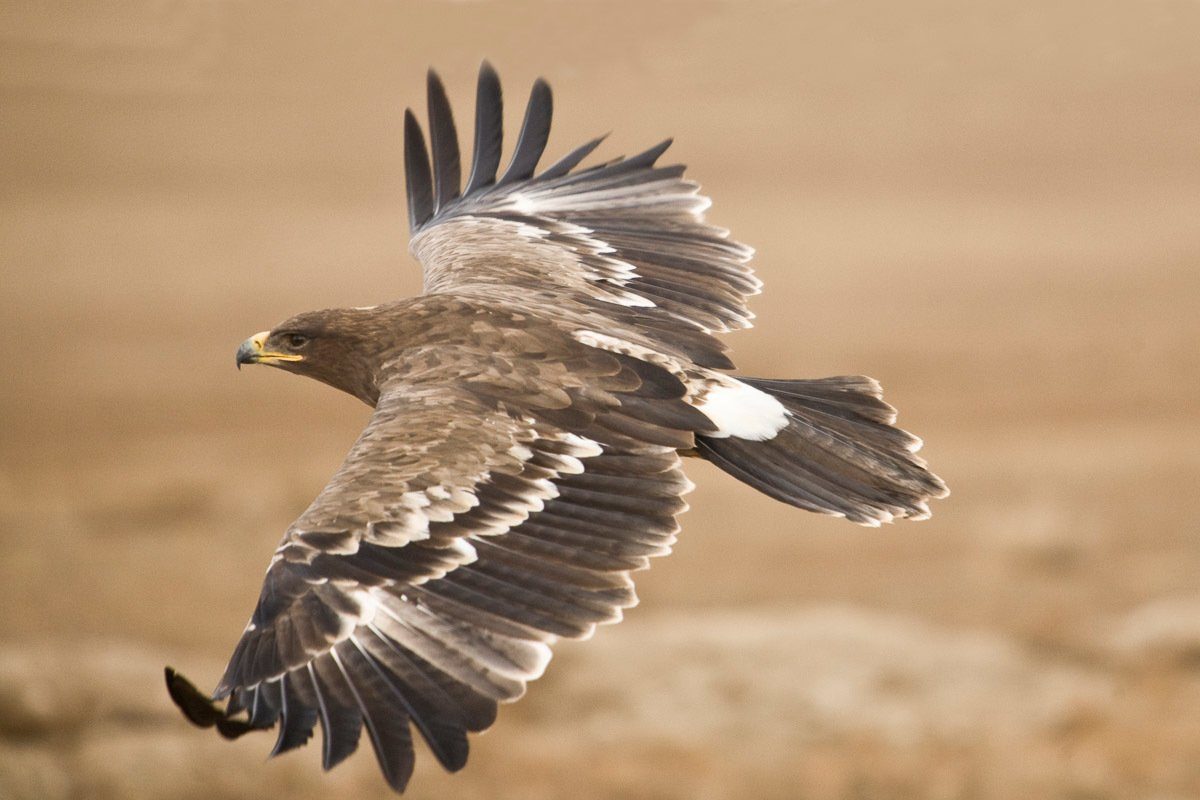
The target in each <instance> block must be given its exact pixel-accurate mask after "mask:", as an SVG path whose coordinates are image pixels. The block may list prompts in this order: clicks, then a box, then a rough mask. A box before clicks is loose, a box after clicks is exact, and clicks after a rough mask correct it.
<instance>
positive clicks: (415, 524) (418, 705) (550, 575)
mask: <svg viewBox="0 0 1200 800" xmlns="http://www.w3.org/2000/svg"><path fill="white" fill-rule="evenodd" d="M482 335H484V336H486V334H482ZM496 338H497V339H499V338H500V334H497V337H496ZM522 341H524V342H525V347H526V349H527V352H524V353H517V352H513V351H512V349H511V348H510V350H509V351H508V352H506V353H503V354H497V353H496V350H497V349H499V348H498V346H495V347H493V345H492V343H491V342H489V341H487V340H486V339H485V340H481V342H480V346H479V348H477V349H476V350H468V349H465V348H462V347H455V348H451V347H443V348H440V349H439V350H438V352H433V351H431V350H426V351H422V352H417V353H412V354H409V355H408V356H405V357H406V358H408V359H410V361H409V362H407V363H399V364H394V365H392V367H391V369H392V370H393V372H394V374H396V375H397V376H399V377H397V379H396V380H395V381H393V382H391V383H389V384H388V385H387V386H386V388H385V391H384V393H383V394H382V396H381V398H380V401H379V404H378V406H377V408H376V411H375V414H374V416H373V417H372V419H371V421H370V423H369V425H368V426H367V428H366V430H365V431H364V432H363V434H362V436H361V437H360V438H359V440H358V441H357V443H356V444H355V445H354V447H353V448H352V449H351V451H350V453H349V455H348V456H347V458H346V460H345V463H344V464H343V465H342V467H341V468H340V469H339V470H338V472H337V474H336V475H335V476H334V477H333V479H332V480H331V481H330V482H329V484H328V486H326V488H325V489H324V490H323V491H322V492H321V494H320V496H318V498H317V499H316V500H315V501H314V502H313V504H312V505H311V506H310V507H309V508H308V510H307V511H305V512H304V514H303V515H302V516H301V517H300V518H299V519H298V520H296V522H295V523H294V524H293V525H292V526H291V527H290V528H289V530H288V532H287V534H286V535H285V536H284V538H283V541H282V543H281V544H280V546H279V548H278V550H277V551H276V553H275V556H274V558H273V559H272V562H271V566H270V568H269V569H268V571H267V575H266V579H265V581H264V584H263V589H262V594H261V596H260V599H259V602H258V606H257V608H256V609H255V611H254V614H253V616H252V618H251V620H250V622H249V624H248V625H247V627H246V630H245V632H244V634H243V636H242V638H241V640H240V641H239V643H238V645H237V647H236V649H235V652H234V654H233V657H232V659H231V660H230V663H229V667H228V669H227V671H226V673H225V675H224V677H223V679H222V681H221V684H220V686H219V687H218V689H217V693H216V696H217V698H218V699H219V698H222V697H229V698H230V702H229V707H228V709H227V713H228V714H235V713H238V712H239V711H241V710H243V709H245V710H248V713H249V725H250V726H251V727H254V728H263V727H270V726H272V725H274V724H278V725H279V736H278V740H277V743H276V746H275V750H274V753H280V752H283V751H286V750H289V749H292V748H294V747H297V746H299V745H302V744H304V743H305V742H306V741H307V740H308V739H309V737H310V736H311V735H312V731H313V728H314V727H315V726H316V725H317V724H318V723H319V724H320V725H321V727H322V729H323V734H324V736H323V739H324V749H323V764H324V766H325V768H326V769H328V768H331V767H332V766H334V765H335V764H337V763H338V762H339V761H341V760H342V759H343V758H345V757H346V756H348V755H349V754H350V753H351V752H353V751H354V750H355V748H356V747H357V744H358V740H359V737H360V734H361V731H362V729H363V728H364V727H365V729H366V730H367V732H368V734H369V736H370V739H371V743H372V745H373V746H374V750H375V753H376V755H377V757H378V760H379V764H380V767H381V768H382V771H383V773H384V776H385V778H386V779H387V781H388V783H389V784H390V785H391V786H392V787H393V788H395V789H397V790H402V789H403V788H404V786H405V785H406V783H407V781H408V778H409V776H410V774H411V772H412V768H413V748H412V737H411V731H410V724H411V725H413V726H416V728H417V730H419V731H420V733H421V735H422V736H423V737H424V738H425V740H426V741H427V742H428V743H429V746H430V748H431V750H432V751H433V752H434V754H435V755H436V756H437V758H438V760H439V761H440V762H441V763H442V764H443V765H444V766H445V767H446V768H447V769H451V770H454V769H458V768H460V767H461V766H462V765H463V764H464V763H465V762H466V757H467V738H466V734H467V733H468V732H469V731H479V730H482V729H484V728H486V727H488V726H489V725H490V724H491V722H492V721H493V719H494V717H495V713H496V704H497V703H498V702H500V701H506V700H513V699H515V698H517V697H518V696H520V695H521V694H522V692H523V691H524V688H525V683H526V682H527V681H529V680H532V679H534V678H536V677H538V675H540V674H541V672H542V670H543V668H544V667H545V665H546V663H547V661H548V660H549V657H550V651H549V644H550V643H552V642H553V641H554V640H555V638H556V637H564V636H565V637H573V638H578V637H585V636H588V635H589V634H590V633H591V632H592V630H593V629H594V628H595V626H596V625H597V624H600V623H605V622H614V621H617V620H619V619H620V616H621V609H622V608H625V607H628V606H631V605H633V604H634V602H635V601H636V599H635V595H634V593H633V585H632V582H631V580H630V577H629V573H630V571H631V570H636V569H640V568H642V567H644V566H646V563H647V558H648V557H649V556H653V555H659V554H663V553H666V552H667V551H668V549H669V547H670V545H671V543H672V542H673V541H674V536H675V533H676V531H677V530H678V526H677V523H676V521H675V515H676V514H678V513H679V512H681V511H682V510H683V509H684V508H685V507H686V506H685V504H684V502H683V501H682V499H681V496H682V495H683V494H684V493H685V492H686V491H688V490H689V489H690V488H691V485H690V483H688V481H687V479H686V478H685V477H684V476H683V474H682V472H681V470H680V468H679V457H678V455H677V453H676V448H678V447H687V446H690V443H691V442H692V440H693V437H692V431H693V430H697V429H703V428H704V427H705V426H706V425H708V424H709V423H707V421H706V420H705V419H704V418H703V416H702V415H699V414H698V412H696V411H695V410H694V409H692V408H691V406H689V405H687V404H686V403H685V402H684V401H683V400H682V398H683V396H684V393H685V387H684V385H683V384H682V383H681V382H680V381H679V380H678V379H677V378H675V377H674V376H672V375H671V374H670V373H669V372H667V371H665V370H662V369H659V368H657V367H654V366H652V365H649V364H646V363H644V362H640V361H637V360H636V359H633V358H629V357H627V356H623V355H621V354H617V353H608V352H605V351H602V350H597V349H594V348H589V347H586V346H584V345H582V344H580V343H578V342H575V341H574V340H572V339H571V338H570V337H568V336H562V337H558V338H555V337H554V336H553V335H551V334H550V333H547V334H546V335H545V336H544V337H542V338H541V339H540V340H539V339H538V337H537V336H533V335H530V336H525V337H523V339H522ZM489 348H492V355H491V356H489V355H488V353H487V352H486V351H487V350H488V349H489ZM430 365H435V366H434V367H430ZM422 369H425V370H426V372H425V375H426V378H427V379H424V380H423V379H420V378H418V379H415V380H414V379H412V378H411V376H413V375H417V376H420V375H422ZM430 369H432V370H433V372H430V371H429V370H430ZM434 373H436V374H434ZM568 427H569V429H570V431H573V432H568Z"/></svg>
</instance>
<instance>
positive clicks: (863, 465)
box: [167, 63, 946, 791]
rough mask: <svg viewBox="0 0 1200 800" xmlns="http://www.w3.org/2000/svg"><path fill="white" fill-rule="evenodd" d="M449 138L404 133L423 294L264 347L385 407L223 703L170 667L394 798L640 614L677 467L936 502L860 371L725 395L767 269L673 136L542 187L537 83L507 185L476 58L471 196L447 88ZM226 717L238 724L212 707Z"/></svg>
mask: <svg viewBox="0 0 1200 800" xmlns="http://www.w3.org/2000/svg"><path fill="white" fill-rule="evenodd" d="M427 88H428V98H427V102H428V109H429V133H430V136H429V140H428V146H427V145H426V139H425V135H424V132H423V131H422V129H421V126H420V124H419V122H418V121H417V118H416V116H415V115H414V114H413V113H412V112H411V111H408V112H406V114H405V121H404V134H405V141H404V161H405V168H406V178H407V197H408V209H409V222H410V226H411V228H412V234H413V235H412V241H411V245H410V247H411V250H412V252H413V254H414V255H415V256H416V257H417V258H418V259H419V260H420V262H421V264H422V267H423V269H424V292H423V294H421V295H420V296H418V297H415V298H410V299H406V300H400V301H396V302H391V303H385V304H382V305H378V306H374V307H371V308H360V309H329V310H324V311H315V312H306V313H303V314H299V315H297V316H295V317H293V318H291V319H289V320H286V321H285V322H283V323H281V324H279V325H277V326H276V327H275V328H273V329H272V330H269V331H264V332H262V333H260V334H256V335H254V336H252V337H250V338H249V339H247V340H246V341H245V342H244V343H243V344H242V346H241V347H240V348H239V350H238V354H237V361H238V365H239V366H240V365H242V364H256V363H257V364H268V365H271V366H274V367H277V368H279V369H283V370H286V371H288V372H293V373H296V374H300V375H306V376H308V377H312V378H315V379H317V380H319V381H322V382H324V383H326V384H329V385H331V386H333V387H335V388H337V389H340V390H342V391H345V392H348V393H349V394H352V395H354V396H355V397H358V398H359V399H361V400H362V401H364V402H366V403H368V404H369V405H371V406H372V407H373V408H374V409H375V411H374V414H373V416H372V417H371V420H370V422H369V423H368V425H367V427H366V429H365V430H364V431H363V433H362V435H361V436H360V437H359V439H358V441H357V442H356V443H355V444H354V446H353V447H352V448H351V450H350V452H349V454H348V455H347V457H346V460H345V462H344V463H343V464H342V466H341V467H340V468H339V469H338V470H337V472H336V473H335V474H334V476H333V478H332V479H331V480H330V482H329V484H328V485H327V486H326V487H325V489H323V490H322V491H321V493H320V494H319V495H318V496H317V498H316V499H315V500H314V501H313V503H312V504H311V505H310V506H309V507H308V509H307V510H306V511H305V512H304V513H303V514H301V516H300V517H299V518H298V519H297V520H296V521H295V522H294V523H292V525H291V526H290V527H289V528H288V530H287V531H286V533H285V534H284V536H283V539H282V541H281V542H280V544H279V547H278V548H277V549H276V551H275V555H274V557H273V558H272V560H271V563H270V565H269V567H268V569H267V574H266V577H265V579H264V582H263V589H262V593H261V596H260V598H259V601H258V603H257V605H256V607H255V609H254V612H253V614H252V615H251V618H250V621H249V622H248V623H247V625H246V629H245V631H244V632H243V634H242V637H241V639H240V640H239V641H238V643H237V645H236V647H235V648H234V652H233V656H232V657H231V659H230V662H229V666H228V668H227V669H226V671H225V674H224V676H223V678H222V679H221V681H220V684H219V685H218V686H217V689H216V691H215V693H214V695H213V697H212V698H211V699H210V698H207V697H205V696H204V695H202V694H201V693H200V692H199V691H198V690H197V689H196V688H195V687H194V686H193V685H192V684H191V683H190V682H188V681H187V680H186V679H184V678H183V677H182V676H180V675H178V674H177V673H175V672H174V671H172V670H168V672H167V678H168V687H169V689H170V691H171V695H172V697H173V698H174V699H175V701H176V702H177V703H178V704H179V706H180V708H181V709H182V710H183V712H184V713H185V714H186V715H187V716H188V718H189V719H191V720H192V721H193V722H195V723H196V724H198V725H201V726H204V727H216V728H217V729H218V731H219V732H220V733H221V734H222V735H224V736H226V737H229V738H236V737H238V736H241V735H242V734H244V733H247V732H249V731H253V730H259V729H268V728H273V727H274V728H277V729H278V730H277V738H276V744H275V748H274V750H273V751H272V754H273V755H274V754H278V753H282V752H285V751H287V750H291V749H293V748H296V747H299V746H301V745H303V744H305V743H306V742H307V741H308V740H309V739H310V738H311V736H312V735H313V731H314V730H315V729H316V728H317V727H320V728H321V731H322V748H321V758H322V765H323V766H324V767H325V768H326V769H330V768H332V767H333V766H335V765H336V764H337V763H339V762H340V761H342V760H343V759H345V758H346V757H347V756H349V755H350V754H351V753H353V752H354V751H355V749H356V748H357V746H358V744H359V740H360V738H361V736H362V733H363V731H366V733H367V736H368V738H369V740H370V743H371V746H372V749H373V750H374V752H375V755H376V758H377V760H378V762H379V766H380V769H381V770H382V772H383V776H384V779H385V780H386V781H387V782H388V784H389V785H390V786H391V787H392V788H394V789H395V790H396V791H402V790H403V789H404V788H405V786H406V785H407V783H408V781H409V778H410V776H411V774H412V770H413V765H414V760H415V756H414V752H413V731H414V730H416V731H417V733H418V734H419V735H420V736H421V737H422V738H423V739H424V740H425V742H426V743H427V744H428V745H429V748H430V750H431V751H432V752H433V754H434V756H435V757H436V758H437V759H438V761H439V762H441V764H442V765H443V766H444V767H445V768H447V769H449V770H457V769H460V768H461V767H462V766H463V765H464V764H465V763H466V760H467V751H468V738H467V735H468V733H471V732H475V731H481V730H483V729H485V728H487V727H488V726H489V725H491V724H492V722H493V721H494V719H495V716H496V709H497V704H498V703H501V702H508V701H512V700H515V699H517V698H518V697H520V696H521V694H522V693H523V692H524V691H525V687H526V684H527V683H528V682H529V681H531V680H533V679H535V678H537V677H538V676H539V675H541V674H542V671H543V670H544V669H545V667H546V664H547V662H548V661H549V659H550V655H551V645H553V643H554V642H555V641H556V640H557V639H559V638H562V637H566V638H585V637H587V636H589V635H590V634H591V633H592V632H593V630H594V629H595V627H596V626H597V625H599V624H604V623H610V622H616V621H618V620H620V618H621V614H622V610H623V609H625V608H628V607H630V606H632V605H633V604H634V603H635V602H636V597H635V595H634V590H633V583H632V580H631V577H630V575H631V573H632V572H634V571H637V570H639V569H643V568H645V567H646V566H647V565H648V563H649V558H651V557H653V556H659V555H664V554H666V553H667V552H669V550H670V547H671V545H672V543H673V542H674V539H675V535H676V533H677V532H678V530H679V525H678V522H677V516H678V515H679V514H680V513H682V512H683V511H684V510H685V509H686V508H687V506H686V504H685V502H684V501H683V499H682V498H683V495H684V494H685V493H686V492H688V491H689V490H690V489H691V488H692V485H691V483H690V482H689V481H688V479H687V478H686V477H685V476H684V474H683V471H682V468H681V464H682V462H681V458H680V457H681V456H699V457H701V458H705V459H708V460H709V461H711V462H712V463H714V464H716V465H717V466H718V467H720V468H721V469H722V470H724V471H725V472H727V473H729V474H730V475H733V476H734V477H735V478H738V479H739V480H741V481H744V482H745V483H747V484H749V485H751V486H753V487H755V488H757V489H759V490H760V491H762V492H764V493H766V494H768V495H770V496H771V497H774V498H776V499H778V500H782V501H783V502H786V503H789V504H791V505H794V506H797V507H799V508H803V509H807V510H810V511H816V512H820V513H824V514H833V515H837V516H842V517H845V518H847V519H849V520H851V521H853V522H857V523H860V524H865V525H878V524H879V523H881V522H890V521H892V520H893V519H897V518H901V517H908V518H911V519H920V518H923V517H925V516H928V513H929V509H928V505H927V501H928V500H929V499H930V498H936V497H942V496H944V495H945V494H946V488H945V485H944V484H943V483H942V482H941V480H939V479H938V478H937V476H935V475H934V474H932V473H931V472H929V471H928V470H927V469H926V468H925V465H924V462H923V461H922V460H921V459H920V458H918V457H917V456H916V455H915V452H916V450H917V449H918V448H919V447H920V440H919V439H917V438H916V437H914V436H912V435H911V434H908V433H906V432H904V431H902V430H900V429H899V428H896V427H894V426H893V423H894V422H895V411H894V410H893V409H892V408H891V406H889V405H887V404H886V403H884V402H883V400H882V399H881V390H880V387H879V384H878V383H876V382H875V381H874V380H872V379H870V378H866V377H863V376H848V377H847V376H843V377H836V378H824V379H812V380H804V379H801V380H769V379H756V378H746V377H735V376H733V375H732V374H730V373H729V372H728V370H730V369H732V368H733V363H732V361H731V360H730V359H729V356H728V350H727V348H726V346H725V345H724V344H723V343H722V342H721V341H719V340H718V339H717V338H716V336H717V334H721V333H724V332H727V331H731V330H736V329H739V328H745V327H748V326H749V324H750V320H751V314H750V312H749V310H748V309H747V306H746V300H747V298H748V297H750V296H751V295H753V294H756V293H757V292H758V291H759V288H760V285H761V284H760V283H759V281H758V280H757V279H756V278H755V277H754V275H753V273H752V272H751V270H750V267H749V266H748V262H749V261H750V258H751V255H752V251H751V250H750V248H748V247H746V246H745V245H742V244H739V243H737V242H734V241H732V240H730V239H729V238H728V234H727V232H726V231H724V230H722V229H720V228H716V227H713V226H711V225H708V224H707V223H705V222H704V219H703V212H704V210H705V209H706V208H707V207H708V200H707V198H705V197H702V196H701V195H700V194H699V189H698V187H697V185H696V184H694V183H692V182H690V181H688V180H686V179H685V178H684V177H683V173H684V168H683V166H680V165H669V166H659V165H658V161H659V159H660V158H661V157H662V156H663V154H664V153H665V152H666V150H667V148H668V147H669V145H670V141H669V140H668V141H666V142H663V143H661V144H659V145H656V146H655V147H652V148H650V149H648V150H646V151H645V152H643V153H640V154H638V155H635V156H633V157H630V158H616V159H613V160H610V161H607V162H604V163H601V164H598V165H596V166H591V167H585V168H580V164H581V163H582V162H583V161H584V160H585V159H586V158H587V157H588V156H589V155H591V153H592V152H593V151H594V150H595V149H596V148H597V147H598V146H599V144H600V143H601V139H595V140H592V141H590V142H588V143H586V144H584V145H582V146H580V147H578V148H576V149H575V150H572V151H570V152H569V153H568V154H567V155H566V156H564V157H563V158H561V159H560V160H558V161H557V162H554V163H553V164H552V165H551V166H549V167H546V168H545V169H543V170H542V171H541V172H538V165H539V163H540V162H541V160H542V156H543V153H544V151H545V149H546V145H547V142H548V139H549V133H550V120H551V115H552V99H551V92H550V87H549V86H548V85H547V84H546V83H545V82H544V81H542V80H538V81H537V82H536V83H535V84H534V86H533V89H532V92H531V94H530V97H529V101H528V104H527V106H526V111H525V116H524V122H523V123H522V125H521V129H520V132H519V134H518V136H517V140H516V144H515V146H514V147H513V151H512V156H511V159H510V161H509V163H508V165H507V167H505V169H504V170H503V172H501V171H500V165H501V160H502V159H501V152H502V146H503V130H502V120H503V106H502V94H501V88H500V81H499V78H498V77H497V75H496V73H495V71H494V70H493V69H492V68H491V67H490V66H489V65H488V64H486V63H485V64H484V65H483V67H482V69H481V70H480V74H479V82H478V88H477V92H476V114H475V130H474V137H473V138H474V148H473V151H474V154H473V158H472V163H471V168H470V171H469V173H468V174H467V177H466V182H465V188H464V186H463V177H462V172H463V169H462V164H461V159H460V155H459V144H458V132H457V130H456V128H455V124H454V118H453V115H452V113H451V109H450V103H449V100H448V98H447V95H446V91H445V89H444V87H443V85H442V82H441V80H440V79H439V78H438V76H437V75H436V74H435V73H433V72H430V73H429V76H428V87H427ZM220 701H227V702H226V704H225V706H224V707H223V708H222V707H220V706H218V705H217V703H218V702H220Z"/></svg>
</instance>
